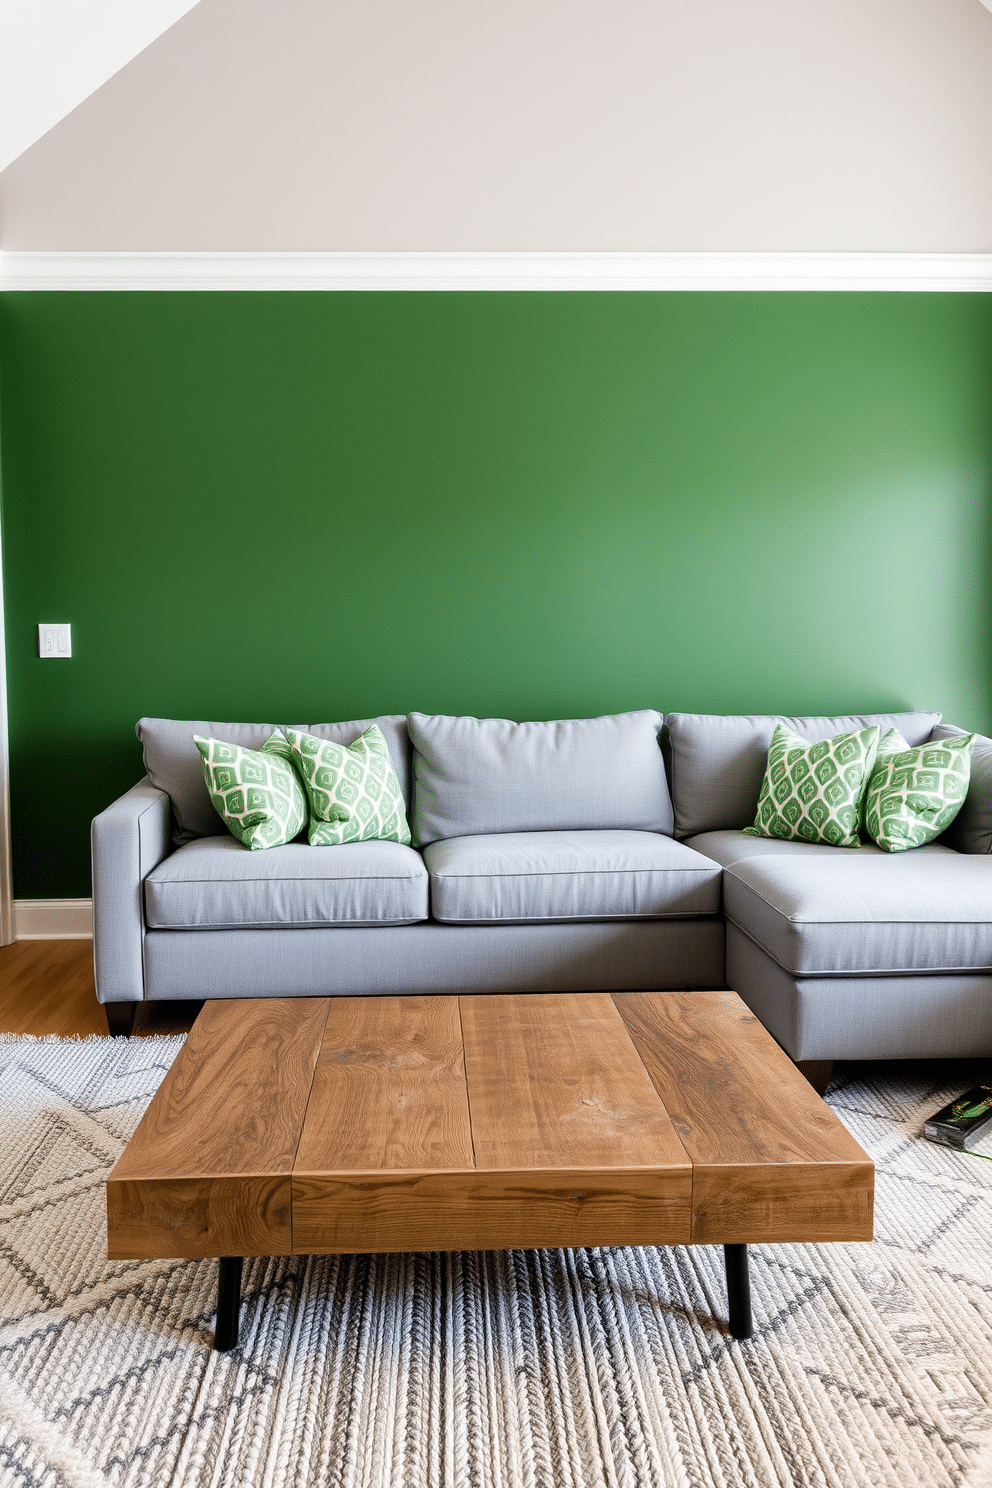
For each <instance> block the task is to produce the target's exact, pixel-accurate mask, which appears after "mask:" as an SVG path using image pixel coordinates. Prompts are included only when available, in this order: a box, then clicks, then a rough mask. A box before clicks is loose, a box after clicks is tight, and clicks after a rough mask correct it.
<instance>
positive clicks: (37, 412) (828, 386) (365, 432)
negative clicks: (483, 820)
mask: <svg viewBox="0 0 992 1488" xmlns="http://www.w3.org/2000/svg"><path fill="white" fill-rule="evenodd" d="M0 416H2V421H0V459H2V502H3V508H2V511H3V556H4V574H5V585H6V594H7V615H6V624H7V665H8V686H9V705H10V720H11V739H10V746H11V772H12V796H13V800H12V806H13V823H14V872H15V893H16V894H17V896H18V897H29V898H30V897H59V896H63V895H69V896H75V895H86V894H88V893H89V887H90V885H89V843H88V829H89V821H90V818H91V816H92V815H93V814H94V813H95V812H96V811H98V810H100V809H101V808H102V807H103V806H105V805H106V804H107V803H108V802H109V801H111V800H112V799H113V798H114V797H115V796H116V795H117V794H118V793H119V792H120V791H121V790H123V789H125V788H126V787H127V786H129V785H130V784H132V783H133V782H134V781H135V780H136V779H137V778H138V777H139V776H140V775H141V773H142V766H141V752H140V748H139V746H138V744H137V741H136V739H135V737H134V733H133V727H134V722H135V719H136V718H138V717H139V716H140V715H141V714H159V715H168V716H172V717H180V718H182V717H203V718H215V719H224V718H231V719H272V720H290V721H292V720H295V719H304V720H313V721H316V720H317V719H334V718H351V717H363V716H367V715H370V714H375V713H378V712H399V711H406V710H409V709H412V708H418V709H422V710H425V711H428V712H432V711H438V712H449V713H476V714H481V715H487V714H489V715H501V716H508V717H512V718H518V719H523V718H554V717H563V716H572V717H575V716H582V715H590V714H596V713H603V712H611V711H615V710H619V709H627V708H641V707H647V706H654V707H657V708H660V709H662V710H663V711H671V710H673V709H693V710H705V711H712V712H737V711H755V712H773V711H775V712H777V711H783V712H787V713H794V712H826V711H852V710H863V709H876V708H900V707H904V706H905V707H922V706H928V707H937V708H941V709H943V711H944V714H945V716H946V717H948V718H950V719H952V720H954V721H956V722H958V723H961V724H963V725H966V726H969V727H977V728H979V729H982V730H983V731H987V730H988V729H989V726H990V724H992V697H990V664H989V663H990V657H989V651H990V642H989V630H990V621H992V613H990V594H989V590H990V584H989V579H990V572H989V568H990V544H989V517H990V495H992V296H982V295H965V294H961V295H910V294H891V295H881V294H870V295H866V294H763V293H751V294H630V295H622V294H558V295H556V294H389V293H383V294H280V293H269V294H240V293H232V294H223V293H218V294H134V293H113V294H110V293H108V294H86V293H75V294H72V293H61V294H58V293H50V294H27V293H19V294H15V293H10V294H7V295H5V296H3V297H2V304H0ZM42 621H46V622H47V621H70V622H71V624H72V628H73V656H72V659H71V660H70V661H59V662H47V663H46V662H42V661H40V660H39V659H38V657H37V643H36V636H37V625H38V624H39V622H42Z"/></svg>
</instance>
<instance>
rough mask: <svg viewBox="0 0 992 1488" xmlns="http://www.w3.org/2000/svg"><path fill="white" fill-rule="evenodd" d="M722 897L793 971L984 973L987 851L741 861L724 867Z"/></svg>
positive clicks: (934, 847) (740, 923) (991, 939)
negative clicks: (983, 853) (971, 854)
mask: <svg viewBox="0 0 992 1488" xmlns="http://www.w3.org/2000/svg"><path fill="white" fill-rule="evenodd" d="M723 903H724V910H725V912H726V915H727V918H728V919H729V920H730V921H732V923H733V924H735V925H736V926H737V927H738V929H740V930H743V931H744V933H745V934H746V935H749V936H750V937H751V939H752V940H754V941H755V942H756V943H757V944H758V945H759V946H761V947H762V949H763V950H765V951H767V952H768V954H769V955H770V956H771V957H772V958H773V959H774V960H776V961H777V962H778V963H779V965H780V966H783V967H784V968H785V970H786V971H790V972H792V974H793V975H794V976H860V975H868V976H870V975H879V974H881V975H887V976H898V975H900V974H901V973H903V972H915V971H920V972H966V971H988V970H992V913H990V906H992V858H986V857H965V856H964V855H963V854H961V853H955V852H952V851H951V850H950V849H949V848H946V847H941V846H940V845H939V844H937V843H931V844H929V845H928V846H926V847H918V848H916V849H914V850H913V851H911V852H905V853H894V854H891V855H887V854H885V853H881V852H876V853H872V852H869V851H866V850H865V849H859V850H857V851H854V850H846V851H845V850H844V849H842V848H838V849H837V850H836V857H835V858H826V857H809V858H802V859H800V858H798V857H793V858H790V859H788V860H786V859H784V858H748V859H746V860H745V861H744V862H740V863H735V864H734V865H733V866H732V867H730V868H727V869H725V870H724V875H723Z"/></svg>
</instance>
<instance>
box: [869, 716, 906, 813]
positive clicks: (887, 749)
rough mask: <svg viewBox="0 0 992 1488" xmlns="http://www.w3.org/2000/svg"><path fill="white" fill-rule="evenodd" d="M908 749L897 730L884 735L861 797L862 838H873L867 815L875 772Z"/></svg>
mask: <svg viewBox="0 0 992 1488" xmlns="http://www.w3.org/2000/svg"><path fill="white" fill-rule="evenodd" d="M908 748H909V745H908V744H907V743H906V740H905V739H904V738H903V736H902V734H901V733H900V732H899V730H898V729H897V728H890V729H889V731H888V733H886V734H883V735H882V737H881V738H880V739H879V741H878V748H877V749H876V751H875V763H874V764H873V765H872V767H871V771H870V772H869V775H868V784H867V785H866V786H865V793H864V795H863V796H862V797H861V812H860V815H859V818H858V828H859V830H860V832H861V836H862V837H870V836H871V833H870V832H869V831H868V825H867V823H866V821H865V813H866V811H867V810H868V792H869V791H870V790H871V782H872V780H873V778H874V775H875V771H876V770H877V769H878V767H879V765H880V764H881V763H882V761H883V760H887V759H891V758H892V756H893V755H894V754H901V753H902V751H903V750H904V749H908Z"/></svg>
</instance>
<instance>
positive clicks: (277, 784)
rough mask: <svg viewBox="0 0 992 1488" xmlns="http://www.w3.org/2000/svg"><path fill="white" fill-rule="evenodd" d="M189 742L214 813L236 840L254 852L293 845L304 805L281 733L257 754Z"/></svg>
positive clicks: (304, 813)
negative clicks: (195, 753)
mask: <svg viewBox="0 0 992 1488" xmlns="http://www.w3.org/2000/svg"><path fill="white" fill-rule="evenodd" d="M193 742H194V744H195V745H196V747H197V749H198V750H199V751H200V764H201V766H202V769H203V778H204V780H205V781H206V784H207V790H208V791H209V792H210V799H211V801H212V802H213V804H214V809H215V810H216V811H217V813H218V814H219V816H220V817H221V818H222V819H223V821H224V822H225V824H226V825H227V827H228V828H229V830H230V831H231V832H232V833H233V834H234V836H235V837H237V839H238V841H239V842H243V843H244V845H245V847H250V848H251V849H252V851H253V852H255V851H258V850H259V849H260V848H265V847H282V846H283V845H284V844H285V843H287V842H292V840H293V838H294V837H295V836H296V835H297V833H298V832H299V831H300V830H301V829H302V827H303V824H304V823H305V821H306V819H307V802H306V797H305V796H304V794H303V791H302V789H301V787H300V782H299V781H298V780H297V778H296V770H295V769H294V765H293V756H292V751H291V750H290V747H289V742H288V740H287V739H286V736H285V734H284V733H282V732H281V730H279V729H276V730H275V732H274V733H272V734H270V735H269V737H268V738H267V739H266V741H265V743H264V744H263V745H262V747H261V749H243V748H242V746H241V745H240V744H226V743H225V742H224V740H223V739H204V738H201V736H200V735H199V734H194V735H193Z"/></svg>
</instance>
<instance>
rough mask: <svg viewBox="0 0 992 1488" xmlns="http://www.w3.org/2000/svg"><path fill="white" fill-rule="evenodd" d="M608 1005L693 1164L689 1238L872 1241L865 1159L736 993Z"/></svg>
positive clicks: (652, 997)
mask: <svg viewBox="0 0 992 1488" xmlns="http://www.w3.org/2000/svg"><path fill="white" fill-rule="evenodd" d="M613 1001H614V1003H615V1004H616V1006H617V1008H618V1009H619V1012H620V1015H621V1017H622V1018H623V1020H624V1022H625V1023H626V1025H627V1027H628V1029H629V1030H630V1034H631V1037H632V1039H633V1041H634V1043H635V1045H636V1046H637V1050H638V1053H639V1054H640V1056H641V1058H642V1060H643V1061H644V1066H645V1068H646V1070H647V1072H648V1074H649V1075H650V1077H651V1079H652V1081H653V1083H654V1086H655V1088H656V1090H657V1091H658V1094H659V1095H660V1096H661V1099H662V1100H663V1102H664V1104H665V1107H666V1109H667V1110H668V1112H669V1114H670V1115H671V1117H672V1120H673V1122H674V1124H675V1130H676V1131H677V1133H678V1135H679V1138H680V1140H681V1142H682V1144H683V1146H684V1148H685V1150H686V1152H687V1153H688V1155H689V1157H690V1158H691V1160H692V1166H693V1230H692V1238H693V1240H694V1241H697V1242H703V1243H717V1242H719V1243H722V1244H735V1243H740V1242H747V1241H754V1242H755V1243H757V1242H758V1241H762V1240H767V1241H772V1240H776V1241H777V1240H783V1241H786V1240H870V1239H871V1235H872V1197H873V1193H874V1165H873V1163H872V1162H871V1159H870V1158H869V1157H868V1155H867V1154H866V1153H865V1152H864V1151H863V1150H862V1148H861V1147H860V1146H859V1145H858V1143H857V1142H856V1141H855V1140H854V1138H853V1137H852V1136H851V1134H850V1132H849V1131H848V1130H847V1128H846V1127H845V1126H844V1125H843V1124H842V1123H841V1122H840V1121H839V1120H838V1119H837V1117H836V1116H835V1115H834V1114H833V1112H832V1111H831V1110H830V1108H829V1107H828V1106H826V1105H825V1104H824V1103H823V1101H822V1100H821V1099H820V1097H819V1096H818V1095H817V1094H816V1092H815V1091H814V1090H813V1089H812V1087H811V1086H810V1085H809V1084H808V1082H807V1081H806V1080H805V1079H804V1078H803V1076H802V1075H801V1074H800V1073H799V1071H798V1070H797V1069H796V1067H795V1065H794V1064H793V1063H792V1060H791V1059H790V1058H789V1057H788V1055H787V1054H785V1053H784V1051H783V1050H782V1049H780V1048H779V1046H778V1045H777V1044H776V1043H775V1041H774V1040H773V1039H772V1037H771V1035H770V1034H769V1033H768V1032H767V1031H766V1029H765V1028H763V1027H762V1025H761V1024H760V1023H759V1021H758V1019H757V1018H755V1016H754V1015H753V1013H751V1012H750V1011H749V1010H748V1009H747V1007H746V1006H745V1005H744V1003H743V1002H742V1001H741V999H740V998H739V997H738V996H737V994H736V992H690V993H684V994H680V993H672V992H618V993H614V994H613Z"/></svg>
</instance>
